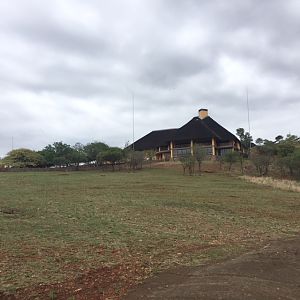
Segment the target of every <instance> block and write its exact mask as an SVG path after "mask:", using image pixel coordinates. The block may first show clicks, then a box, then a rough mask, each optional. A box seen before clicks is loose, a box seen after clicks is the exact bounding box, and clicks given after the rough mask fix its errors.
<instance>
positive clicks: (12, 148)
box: [11, 136, 14, 150]
mask: <svg viewBox="0 0 300 300" xmlns="http://www.w3.org/2000/svg"><path fill="white" fill-rule="evenodd" d="M11 150H14V137H13V136H12V137H11Z"/></svg>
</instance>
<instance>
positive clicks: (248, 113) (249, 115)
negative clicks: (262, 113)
mask: <svg viewBox="0 0 300 300" xmlns="http://www.w3.org/2000/svg"><path fill="white" fill-rule="evenodd" d="M246 94H247V112H248V132H249V136H251V134H250V111H249V97H248V87H247V88H246ZM250 150H251V140H250V139H249V153H250Z"/></svg>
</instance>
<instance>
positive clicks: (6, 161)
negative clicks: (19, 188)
mask: <svg viewBox="0 0 300 300" xmlns="http://www.w3.org/2000/svg"><path fill="white" fill-rule="evenodd" d="M143 158H144V154H143V153H141V152H139V151H131V150H130V149H128V148H126V147H125V148H124V149H121V148H119V147H109V146H108V145H107V144H105V143H103V142H92V143H88V144H86V145H83V144H81V143H76V144H75V145H74V146H71V145H68V144H66V143H63V142H55V143H53V144H49V145H47V146H46V147H45V148H43V149H42V150H39V151H33V150H30V149H25V148H20V149H15V150H12V151H10V152H9V153H8V154H7V155H6V156H5V157H4V158H3V159H2V160H0V164H1V165H2V166H6V167H10V168H49V167H69V166H75V167H77V168H78V167H79V166H80V165H91V166H102V165H104V164H110V165H111V166H112V168H113V170H115V166H117V165H120V164H121V163H125V162H127V163H128V164H129V166H130V168H132V169H136V168H141V167H142V162H143Z"/></svg>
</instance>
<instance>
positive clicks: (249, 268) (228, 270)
mask: <svg viewBox="0 0 300 300" xmlns="http://www.w3.org/2000/svg"><path fill="white" fill-rule="evenodd" d="M145 298H146V299H147V298H148V299H206V300H216V299H222V300H225V299H226V300H227V299H228V300H229V299H230V300H235V299H236V300H241V299H255V300H260V299H261V300H268V299H272V300H273V299H289V300H291V299H294V300H296V299H300V237H297V238H294V239H287V240H280V241H274V242H271V243H270V244H268V245H266V246H265V247H263V248H262V249H260V250H258V251H253V252H251V253H248V254H245V255H242V256H240V257H238V258H235V259H232V260H229V261H226V262H222V263H219V264H216V265H211V266H206V267H195V268H179V269H176V270H172V271H168V272H165V273H163V274H160V275H158V276H157V277H154V278H151V279H149V280H147V281H146V282H145V283H143V284H142V285H140V286H139V287H137V289H136V290H134V291H131V292H130V293H128V295H127V296H126V297H124V299H126V300H132V299H145Z"/></svg>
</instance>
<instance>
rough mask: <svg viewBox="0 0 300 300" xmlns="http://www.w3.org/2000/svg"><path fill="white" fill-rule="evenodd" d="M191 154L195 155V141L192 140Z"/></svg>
mask: <svg viewBox="0 0 300 300" xmlns="http://www.w3.org/2000/svg"><path fill="white" fill-rule="evenodd" d="M191 154H192V155H194V141H193V140H191Z"/></svg>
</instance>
